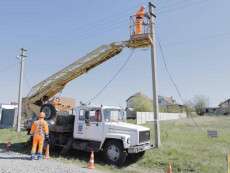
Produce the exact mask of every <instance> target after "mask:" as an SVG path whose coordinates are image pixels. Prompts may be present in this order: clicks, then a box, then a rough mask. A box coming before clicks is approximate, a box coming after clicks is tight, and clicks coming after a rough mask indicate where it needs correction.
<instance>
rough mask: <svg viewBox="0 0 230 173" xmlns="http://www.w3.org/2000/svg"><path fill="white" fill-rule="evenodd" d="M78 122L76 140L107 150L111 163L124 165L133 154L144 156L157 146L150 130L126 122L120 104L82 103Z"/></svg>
mask: <svg viewBox="0 0 230 173" xmlns="http://www.w3.org/2000/svg"><path fill="white" fill-rule="evenodd" d="M74 121H75V122H74V132H73V138H74V141H76V140H77V141H82V143H84V142H83V141H85V142H86V143H87V144H86V143H85V144H86V145H81V147H83V146H85V147H86V148H85V149H84V150H93V151H103V153H104V156H105V158H106V160H107V161H108V162H109V163H111V164H115V165H121V164H123V163H124V162H125V160H126V157H127V156H128V155H129V154H132V155H138V156H142V155H143V154H144V152H145V150H147V149H151V148H153V145H151V143H150V129H149V128H146V127H143V126H138V125H134V124H130V123H126V122H125V121H126V114H125V111H124V110H123V109H121V108H120V107H114V106H80V107H78V108H77V109H76V115H75V120H74ZM76 148H78V149H83V148H84V147H83V148H79V146H78V147H76Z"/></svg>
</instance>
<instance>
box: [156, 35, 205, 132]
mask: <svg viewBox="0 0 230 173" xmlns="http://www.w3.org/2000/svg"><path fill="white" fill-rule="evenodd" d="M157 42H158V45H159V48H160V55H161V58H162V60H163V64H164V67H165V70H166V72H167V74H168V76H169V79H170V81H171V82H172V84H173V86H174V87H175V89H176V92H177V94H178V96H179V98H180V100H181V102H182V104H183V105H184V103H185V102H184V99H183V97H182V94H181V92H180V90H179V87H178V85H177V84H176V82H175V80H174V78H173V76H172V74H171V73H170V71H169V69H168V65H167V63H166V59H165V55H164V51H163V48H162V46H161V42H160V39H159V36H158V39H157ZM189 117H190V118H191V120H192V121H193V123H194V124H195V126H197V127H198V128H200V129H201V130H202V131H204V130H203V128H202V127H201V126H199V124H198V123H197V122H196V121H195V120H194V119H193V117H192V116H189Z"/></svg>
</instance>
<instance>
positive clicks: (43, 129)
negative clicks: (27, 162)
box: [30, 112, 49, 160]
mask: <svg viewBox="0 0 230 173" xmlns="http://www.w3.org/2000/svg"><path fill="white" fill-rule="evenodd" d="M44 118H45V113H44V112H40V114H39V116H38V120H37V121H34V122H33V124H32V126H31V131H30V134H31V135H32V136H33V145H32V150H31V160H34V159H35V154H36V152H37V156H38V160H41V159H42V151H43V144H44V141H46V143H49V127H48V124H47V122H46V121H45V120H44ZM37 148H38V150H37Z"/></svg>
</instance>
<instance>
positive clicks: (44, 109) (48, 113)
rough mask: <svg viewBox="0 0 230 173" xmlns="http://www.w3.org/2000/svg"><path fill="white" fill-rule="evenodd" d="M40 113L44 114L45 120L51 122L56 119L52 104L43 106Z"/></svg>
mask: <svg viewBox="0 0 230 173" xmlns="http://www.w3.org/2000/svg"><path fill="white" fill-rule="evenodd" d="M40 111H41V112H44V113H45V114H46V117H45V120H51V119H53V118H54V117H56V114H57V111H56V109H55V107H54V106H53V105H52V104H44V105H42V107H41V110H40Z"/></svg>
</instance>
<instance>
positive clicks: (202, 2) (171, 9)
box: [158, 0, 210, 14]
mask: <svg viewBox="0 0 230 173" xmlns="http://www.w3.org/2000/svg"><path fill="white" fill-rule="evenodd" d="M208 1H210V0H200V1H195V2H192V3H183V4H179V5H178V6H174V7H172V8H168V9H166V10H162V11H159V13H158V14H165V13H171V12H174V11H178V10H183V9H186V8H190V7H192V6H194V5H203V4H204V3H206V2H208ZM190 2H191V1H190Z"/></svg>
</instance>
